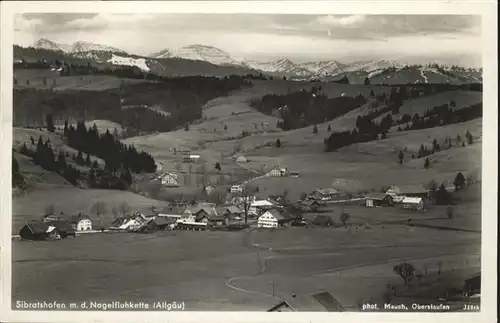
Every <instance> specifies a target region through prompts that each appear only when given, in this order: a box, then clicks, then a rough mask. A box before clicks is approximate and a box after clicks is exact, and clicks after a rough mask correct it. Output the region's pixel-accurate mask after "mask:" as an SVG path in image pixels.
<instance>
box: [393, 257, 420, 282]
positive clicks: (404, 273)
mask: <svg viewBox="0 0 500 323" xmlns="http://www.w3.org/2000/svg"><path fill="white" fill-rule="evenodd" d="M392 270H393V272H394V273H395V274H396V275H399V276H401V278H403V280H404V284H405V285H408V283H409V282H410V279H411V277H413V275H414V274H415V266H413V265H412V264H410V263H407V262H403V263H401V264H399V265H396V266H394V268H393V269H392Z"/></svg>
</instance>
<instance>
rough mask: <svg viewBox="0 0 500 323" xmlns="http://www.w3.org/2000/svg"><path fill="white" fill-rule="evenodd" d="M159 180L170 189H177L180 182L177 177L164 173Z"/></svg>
mask: <svg viewBox="0 0 500 323" xmlns="http://www.w3.org/2000/svg"><path fill="white" fill-rule="evenodd" d="M157 180H160V181H161V184H162V185H165V186H168V187H177V186H179V182H178V181H177V175H176V174H172V173H167V172H165V173H163V174H161V175H160V176H158V177H157Z"/></svg>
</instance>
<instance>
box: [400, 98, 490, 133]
mask: <svg viewBox="0 0 500 323" xmlns="http://www.w3.org/2000/svg"><path fill="white" fill-rule="evenodd" d="M452 107H454V103H451V104H443V105H439V106H435V107H433V108H431V109H429V110H427V111H426V112H425V113H424V115H423V116H420V115H419V114H418V113H415V114H414V115H413V116H410V115H409V114H405V115H403V116H402V117H401V118H400V119H399V120H398V121H396V124H400V125H402V124H405V123H406V125H405V126H403V127H402V126H399V127H398V129H397V130H398V131H408V130H419V129H427V128H434V127H439V126H444V125H449V124H454V123H461V122H466V121H470V120H474V119H477V118H481V117H482V116H483V103H482V102H480V103H476V104H473V105H471V106H468V107H466V108H462V109H459V110H454V109H453V108H452Z"/></svg>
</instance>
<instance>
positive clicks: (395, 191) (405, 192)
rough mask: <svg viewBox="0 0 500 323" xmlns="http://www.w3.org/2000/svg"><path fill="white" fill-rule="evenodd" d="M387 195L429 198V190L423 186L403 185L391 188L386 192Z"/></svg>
mask: <svg viewBox="0 0 500 323" xmlns="http://www.w3.org/2000/svg"><path fill="white" fill-rule="evenodd" d="M385 193H386V194H388V195H391V196H395V195H400V196H408V197H422V198H425V197H427V194H428V190H427V189H426V188H425V187H423V186H422V185H401V186H391V187H390V188H389V189H388V190H387V191H386V192H385Z"/></svg>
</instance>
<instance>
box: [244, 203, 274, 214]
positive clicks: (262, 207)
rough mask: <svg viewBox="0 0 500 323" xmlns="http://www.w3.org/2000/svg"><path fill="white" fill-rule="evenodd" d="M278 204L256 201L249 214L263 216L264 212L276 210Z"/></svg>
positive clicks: (251, 205)
mask: <svg viewBox="0 0 500 323" xmlns="http://www.w3.org/2000/svg"><path fill="white" fill-rule="evenodd" d="M277 206H278V204H277V203H275V202H272V201H268V200H255V201H253V202H252V203H251V204H250V208H249V210H248V211H249V212H250V213H252V214H261V213H262V212H264V211H266V210H269V209H273V208H276V207H277Z"/></svg>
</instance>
